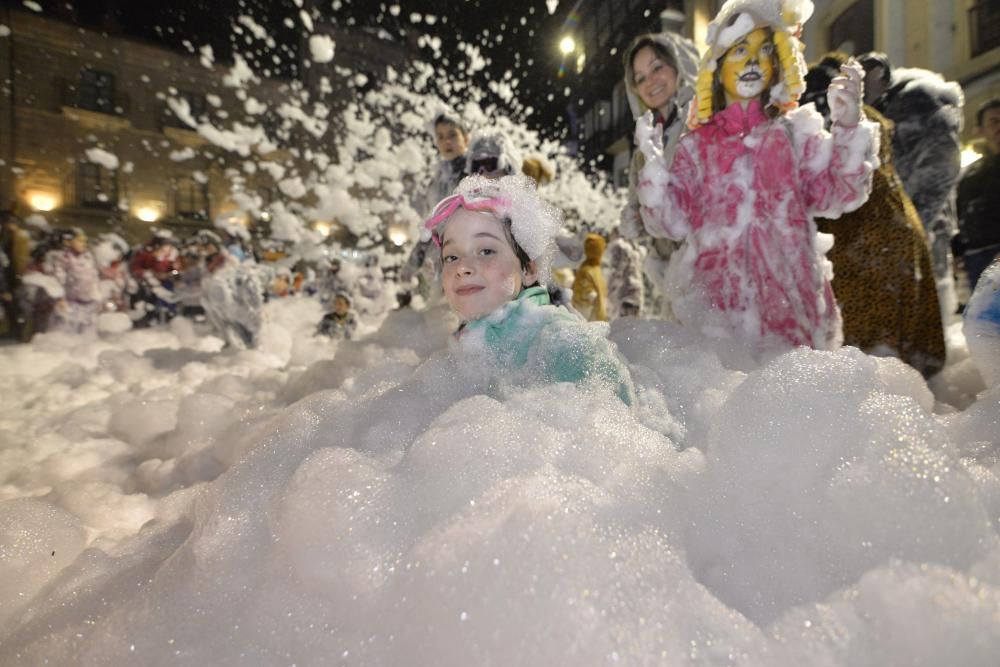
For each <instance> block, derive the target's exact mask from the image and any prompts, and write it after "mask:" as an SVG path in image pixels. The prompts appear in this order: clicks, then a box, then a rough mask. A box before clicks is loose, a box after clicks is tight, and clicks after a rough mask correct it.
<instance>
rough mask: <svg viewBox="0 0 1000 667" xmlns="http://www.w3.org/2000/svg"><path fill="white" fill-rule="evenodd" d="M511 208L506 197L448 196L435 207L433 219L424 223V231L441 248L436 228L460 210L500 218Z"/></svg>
mask: <svg viewBox="0 0 1000 667" xmlns="http://www.w3.org/2000/svg"><path fill="white" fill-rule="evenodd" d="M509 206H510V201H509V200H508V199H506V198H505V197H485V198H477V197H475V196H474V195H473V197H472V198H466V197H465V195H461V194H453V195H448V196H447V197H445V198H444V199H442V200H441V201H440V202H438V205H437V206H435V207H434V212H433V213H431V217H429V218H427V220H426V221H425V222H424V229H426V230H428V231H429V232H430V233H431V238H432V239H434V243H435V245H437V247H439V248H440V247H441V236H440V235H439V234H438V233H437V232H435V231H434V228H435V227H437V226H438V225H440V224H441V223H443V222H444V221H445V220H447V219H448V218H450V217H451V215H452V214H453V213H454V212H455V211H457V210H458V209H460V208H464V209H465V210H467V211H489V212H490V213H494V214H496V215H498V216H503V215H504V213H503V212H504V211H505V210H506V209H507V208H508V207H509Z"/></svg>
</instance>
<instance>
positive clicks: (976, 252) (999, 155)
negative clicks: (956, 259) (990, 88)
mask: <svg viewBox="0 0 1000 667" xmlns="http://www.w3.org/2000/svg"><path fill="white" fill-rule="evenodd" d="M976 121H977V125H978V126H979V127H978V130H979V134H981V135H982V137H983V138H984V139H985V140H986V155H984V156H983V157H982V158H981V159H979V160H977V161H976V162H974V163H972V164H971V165H969V167H968V169H966V170H965V172H964V173H963V174H962V179H961V180H960V181H959V182H958V216H959V218H958V226H959V235H958V236H957V237H955V241H954V242H953V243H952V247H953V248H955V249H956V254H959V255H962V258H963V260H964V262H965V271H966V273H967V274H968V276H969V289H970V291H971V290H975V289H976V283H977V282H979V276H980V275H982V273H983V271H985V270H986V267H988V266H989V265H990V263H991V262H992V261H993V260H994V259H995V258H996V257H998V256H1000V97H994V98H993V99H991V100H989V101H988V102H986V103H985V104H983V105H982V106H981V107H980V108H979V110H978V112H977V113H976Z"/></svg>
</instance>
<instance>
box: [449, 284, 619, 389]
mask: <svg viewBox="0 0 1000 667" xmlns="http://www.w3.org/2000/svg"><path fill="white" fill-rule="evenodd" d="M456 336H457V337H458V338H459V339H461V340H463V341H464V340H468V339H471V342H473V344H475V342H478V343H479V344H481V345H483V346H484V347H485V348H486V349H487V350H489V351H490V352H492V354H493V357H494V359H493V361H494V362H495V364H496V365H497V367H498V368H499V369H501V370H502V371H503V372H505V373H506V372H508V371H523V372H524V373H526V374H527V375H529V376H530V379H532V380H535V381H539V382H573V383H575V384H580V383H585V382H598V383H602V384H605V385H606V386H608V387H610V388H611V389H612V391H614V392H615V393H616V394H617V395H618V397H619V398H620V399H621V400H622V401H623V402H624V403H625V404H626V405H632V404H633V403H634V402H635V389H634V386H633V384H632V378H631V376H630V375H629V372H628V368H627V367H626V366H625V364H624V362H622V360H621V358H620V357H619V356H618V353H617V350H616V349H615V346H614V344H613V343H612V342H611V341H609V340H608V339H607V338H606V337H604V336H603V335H602V334H601V332H600V327H599V326H597V325H594V324H591V323H589V322H587V321H585V320H584V319H582V318H581V317H579V316H577V315H575V314H574V313H572V312H570V311H569V310H567V309H565V308H560V307H557V306H553V305H552V304H551V302H550V301H549V294H548V292H547V291H546V290H545V288H544V287H538V286H535V287H528V288H526V289H524V290H522V291H521V294H520V295H518V297H517V299H515V300H514V301H511V302H510V303H508V304H506V305H505V306H503V307H502V308H500V309H498V310H496V311H495V312H493V313H491V314H489V315H487V316H486V317H483V318H481V319H478V320H473V321H472V322H468V323H466V325H465V326H464V327H463V328H462V329H460V330H459V332H458V333H457V334H456Z"/></svg>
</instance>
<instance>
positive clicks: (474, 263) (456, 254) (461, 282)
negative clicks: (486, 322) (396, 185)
mask: <svg viewBox="0 0 1000 667" xmlns="http://www.w3.org/2000/svg"><path fill="white" fill-rule="evenodd" d="M445 225H446V226H445V229H444V232H443V236H442V240H441V263H442V266H441V283H442V287H443V288H444V296H445V298H446V299H447V300H448V305H449V306H451V309H452V310H454V311H455V313H456V314H457V315H458V317H459V319H461V320H462V321H463V322H468V321H470V320H475V319H478V318H480V317H484V316H486V315H489V314H490V313H492V312H493V311H494V310H496V309H497V308H499V307H500V306H502V305H503V304H505V303H507V302H508V301H510V300H512V299H515V298H517V295H518V294H520V293H521V287H522V286H523V285H524V284H525V283H527V284H529V285H530V284H531V283H534V282H535V279H536V277H537V276H536V274H535V271H534V270H533V268H529V270H527V271H522V270H521V263H520V261H519V260H518V259H517V255H515V254H514V249H513V248H512V247H511V245H510V241H508V240H507V234H506V232H505V231H504V228H503V223H502V222H500V220H498V219H497V218H496V217H494V216H493V215H491V214H489V213H482V212H475V211H467V210H465V209H464V208H460V209H458V210H457V211H455V213H454V214H453V215H452V216H451V217H450V218H449V219H448V221H447V223H445Z"/></svg>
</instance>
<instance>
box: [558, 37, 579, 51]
mask: <svg viewBox="0 0 1000 667" xmlns="http://www.w3.org/2000/svg"><path fill="white" fill-rule="evenodd" d="M559 50H560V51H562V53H563V55H566V56H568V55H569V54H571V53H573V52H574V51H576V42H574V41H573V38H572V37H570V36H569V35H566V36H565V37H563V38H562V39H561V40H560V41H559Z"/></svg>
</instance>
